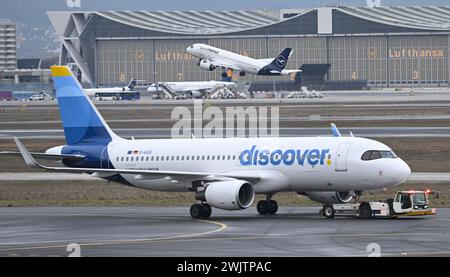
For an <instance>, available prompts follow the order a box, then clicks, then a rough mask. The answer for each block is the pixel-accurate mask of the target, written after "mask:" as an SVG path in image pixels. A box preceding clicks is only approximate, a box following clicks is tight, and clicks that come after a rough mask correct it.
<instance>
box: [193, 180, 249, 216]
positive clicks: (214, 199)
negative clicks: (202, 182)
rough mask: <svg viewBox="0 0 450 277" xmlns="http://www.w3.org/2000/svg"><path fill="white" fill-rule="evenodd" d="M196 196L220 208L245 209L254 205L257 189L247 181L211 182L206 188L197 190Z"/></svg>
mask: <svg viewBox="0 0 450 277" xmlns="http://www.w3.org/2000/svg"><path fill="white" fill-rule="evenodd" d="M195 198H196V199H197V200H201V201H206V202H207V203H208V204H209V205H211V206H212V207H216V208H219V209H223V210H243V209H247V208H248V207H250V206H251V205H252V203H253V200H254V199H255V190H254V189H253V186H252V185H251V184H250V183H247V182H245V181H240V180H230V181H219V182H213V183H209V184H208V186H207V187H206V189H205V190H203V191H200V192H197V194H196V195H195Z"/></svg>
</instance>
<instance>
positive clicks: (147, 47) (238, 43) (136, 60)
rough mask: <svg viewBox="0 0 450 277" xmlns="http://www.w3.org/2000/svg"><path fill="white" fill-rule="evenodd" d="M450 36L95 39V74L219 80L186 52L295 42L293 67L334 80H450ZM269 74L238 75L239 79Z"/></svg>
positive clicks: (252, 52)
mask: <svg viewBox="0 0 450 277" xmlns="http://www.w3.org/2000/svg"><path fill="white" fill-rule="evenodd" d="M449 41H450V36H448V35H430V36H364V37H289V38H284V37H260V38H210V39H206V38H201V39H127V40H123V39H120V40H119V39H117V40H115V39H108V40H96V47H95V53H96V55H95V57H96V64H95V68H96V70H95V71H96V77H95V79H96V82H97V84H98V85H100V86H103V85H111V84H123V83H126V82H128V81H129V80H130V79H131V78H136V79H139V80H145V81H146V82H147V83H153V82H155V81H199V80H219V79H220V73H221V71H220V70H215V71H206V70H202V69H200V67H199V66H197V63H198V60H197V59H196V58H195V57H193V56H191V55H189V54H188V53H187V52H186V51H185V50H186V48H187V47H188V46H189V45H191V44H193V43H196V42H200V43H206V44H210V45H214V46H216V47H219V48H223V49H227V50H230V51H235V52H238V53H241V54H243V55H247V56H251V57H254V58H270V57H275V56H276V55H277V54H278V53H279V52H280V51H281V50H282V49H283V48H284V47H292V48H293V49H294V53H293V54H292V56H291V58H290V59H289V61H288V65H287V67H288V68H290V69H297V68H299V67H300V66H301V65H302V64H304V63H330V64H331V68H330V72H329V75H328V78H329V79H330V80H357V79H358V80H367V81H368V82H369V84H370V85H373V86H386V85H391V86H395V85H405V84H407V85H409V84H411V85H421V84H423V85H446V84H448V82H449V50H448V49H449ZM267 78H268V77H265V76H254V75H249V74H247V76H245V77H240V76H239V74H237V73H235V74H234V79H235V80H236V81H239V80H241V81H250V80H263V79H267ZM277 78H280V79H288V78H290V77H289V76H284V77H277ZM144 83H145V82H144Z"/></svg>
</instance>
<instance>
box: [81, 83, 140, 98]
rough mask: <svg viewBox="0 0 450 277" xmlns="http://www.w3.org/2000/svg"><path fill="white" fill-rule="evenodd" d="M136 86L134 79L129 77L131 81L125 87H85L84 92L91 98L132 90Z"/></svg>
mask: <svg viewBox="0 0 450 277" xmlns="http://www.w3.org/2000/svg"><path fill="white" fill-rule="evenodd" d="M135 86H136V80H135V79H131V81H130V82H129V83H128V85H126V86H125V87H112V88H88V89H85V92H86V94H87V95H88V96H89V97H91V98H94V97H95V98H99V97H102V96H106V95H111V94H116V93H123V92H133V91H134V87H135Z"/></svg>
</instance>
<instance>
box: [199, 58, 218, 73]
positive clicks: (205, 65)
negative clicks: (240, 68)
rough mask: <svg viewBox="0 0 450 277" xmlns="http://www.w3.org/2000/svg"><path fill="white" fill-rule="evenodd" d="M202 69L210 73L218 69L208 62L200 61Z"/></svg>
mask: <svg viewBox="0 0 450 277" xmlns="http://www.w3.org/2000/svg"><path fill="white" fill-rule="evenodd" d="M200 68H201V69H204V70H209V71H213V70H214V69H216V67H215V66H214V65H213V64H211V63H210V62H209V61H207V60H201V61H200Z"/></svg>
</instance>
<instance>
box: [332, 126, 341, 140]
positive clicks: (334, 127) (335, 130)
mask: <svg viewBox="0 0 450 277" xmlns="http://www.w3.org/2000/svg"><path fill="white" fill-rule="evenodd" d="M331 131H332V132H333V137H341V132H339V129H338V127H336V124H334V123H331Z"/></svg>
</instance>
